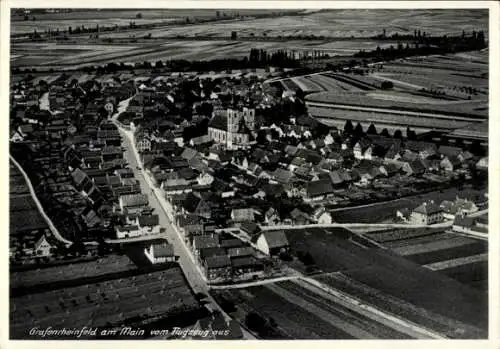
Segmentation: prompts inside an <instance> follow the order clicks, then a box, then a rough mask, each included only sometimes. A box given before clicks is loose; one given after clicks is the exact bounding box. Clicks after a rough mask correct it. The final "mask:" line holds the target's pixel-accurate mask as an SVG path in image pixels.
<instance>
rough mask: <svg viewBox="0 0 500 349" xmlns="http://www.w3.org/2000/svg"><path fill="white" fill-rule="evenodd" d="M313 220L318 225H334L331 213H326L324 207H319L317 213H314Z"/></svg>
mask: <svg viewBox="0 0 500 349" xmlns="http://www.w3.org/2000/svg"><path fill="white" fill-rule="evenodd" d="M313 219H314V220H315V221H316V222H317V223H318V224H332V223H333V219H332V215H331V214H330V212H328V211H326V209H325V208H324V207H319V208H318V209H317V210H316V211H314V214H313Z"/></svg>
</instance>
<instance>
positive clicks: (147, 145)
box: [135, 136, 151, 153]
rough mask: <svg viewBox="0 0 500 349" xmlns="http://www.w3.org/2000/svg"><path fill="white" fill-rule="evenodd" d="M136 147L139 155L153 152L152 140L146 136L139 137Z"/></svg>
mask: <svg viewBox="0 0 500 349" xmlns="http://www.w3.org/2000/svg"><path fill="white" fill-rule="evenodd" d="M135 146H136V148H137V151H138V152H139V153H143V152H146V151H151V140H150V139H149V138H147V137H144V136H141V137H138V138H137V140H136V142H135Z"/></svg>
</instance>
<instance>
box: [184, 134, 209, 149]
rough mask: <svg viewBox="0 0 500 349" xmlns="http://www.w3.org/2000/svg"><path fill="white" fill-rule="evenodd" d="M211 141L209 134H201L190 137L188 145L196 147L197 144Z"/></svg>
mask: <svg viewBox="0 0 500 349" xmlns="http://www.w3.org/2000/svg"><path fill="white" fill-rule="evenodd" d="M211 141H212V140H211V138H210V136H209V135H203V136H199V137H194V138H191V140H190V141H189V145H190V146H192V147H196V146H199V145H203V144H207V143H210V142H211Z"/></svg>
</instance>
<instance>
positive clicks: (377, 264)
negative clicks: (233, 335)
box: [286, 228, 487, 335]
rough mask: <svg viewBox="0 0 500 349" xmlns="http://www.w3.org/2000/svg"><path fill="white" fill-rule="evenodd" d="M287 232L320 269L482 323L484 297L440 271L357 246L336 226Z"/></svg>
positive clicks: (462, 319) (484, 320)
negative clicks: (339, 273) (309, 254)
mask: <svg viewBox="0 0 500 349" xmlns="http://www.w3.org/2000/svg"><path fill="white" fill-rule="evenodd" d="M286 235H287V238H288V240H289V241H290V244H291V247H292V250H295V251H299V250H300V251H306V252H310V253H311V255H312V257H313V259H314V261H315V263H316V265H317V267H318V268H319V269H321V270H322V271H323V272H326V273H332V272H341V273H342V274H344V275H346V276H348V277H349V278H351V279H353V280H355V281H356V282H360V283H362V284H366V285H367V286H369V287H371V288H374V289H376V290H378V292H381V293H385V294H388V295H390V296H392V297H396V298H399V299H401V300H402V301H404V302H406V303H410V304H412V305H414V306H415V307H418V308H422V309H425V310H426V311H430V312H433V313H437V314H440V315H441V316H443V317H446V318H450V319H453V320H455V321H459V322H463V323H466V324H470V325H474V326H478V327H479V328H486V324H487V317H486V316H485V314H484V313H483V311H484V312H486V309H487V297H486V296H485V295H484V294H483V293H482V292H479V291H477V290H475V289H473V288H470V287H468V286H465V285H463V284H461V283H459V282H457V281H455V280H453V279H451V278H449V277H447V276H444V275H443V274H442V273H437V272H434V271H431V270H429V269H426V268H422V267H420V266H419V265H417V264H415V263H414V262H412V261H409V260H407V259H405V258H402V257H401V256H398V255H397V254H395V253H391V252H389V251H387V250H386V251H384V250H380V249H378V248H362V247H360V246H359V245H358V243H356V244H354V243H353V242H351V240H352V239H353V237H352V235H351V234H349V233H346V232H345V231H344V230H342V229H339V228H335V229H306V230H288V231H286ZM453 304H461V307H460V308H456V307H454V306H453ZM478 309H482V310H481V311H479V310H478ZM469 335H470V333H469Z"/></svg>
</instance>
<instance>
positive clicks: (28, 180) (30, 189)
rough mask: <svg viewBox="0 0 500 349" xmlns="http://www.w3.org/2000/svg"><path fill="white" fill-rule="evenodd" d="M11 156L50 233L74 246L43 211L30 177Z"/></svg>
mask: <svg viewBox="0 0 500 349" xmlns="http://www.w3.org/2000/svg"><path fill="white" fill-rule="evenodd" d="M9 156H10V161H12V163H13V164H14V166H16V167H17V169H18V170H19V172H21V174H22V175H23V177H24V180H25V181H26V184H27V185H28V189H29V191H30V194H31V197H32V198H33V201H34V202H35V204H36V206H37V208H38V211H40V214H41V215H42V217H43V219H44V220H45V222H47V225H48V226H49V228H50V231H51V232H52V235H54V237H55V238H56V239H57V240H59V241H61V242H62V243H64V244H65V245H67V246H70V245H72V244H73V242H71V241H69V240H67V239H65V238H64V237H63V236H62V235H61V234H60V233H59V230H57V228H56V226H55V225H54V223H52V220H51V219H50V218H49V216H47V214H46V213H45V211H44V209H43V206H42V204H41V203H40V200H38V197H37V196H36V193H35V189H34V188H33V185H32V184H31V181H30V179H29V177H28V175H27V174H26V172H24V170H23V168H22V167H21V165H19V163H18V162H17V161H16V159H14V157H13V156H12V155H11V154H9Z"/></svg>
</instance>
